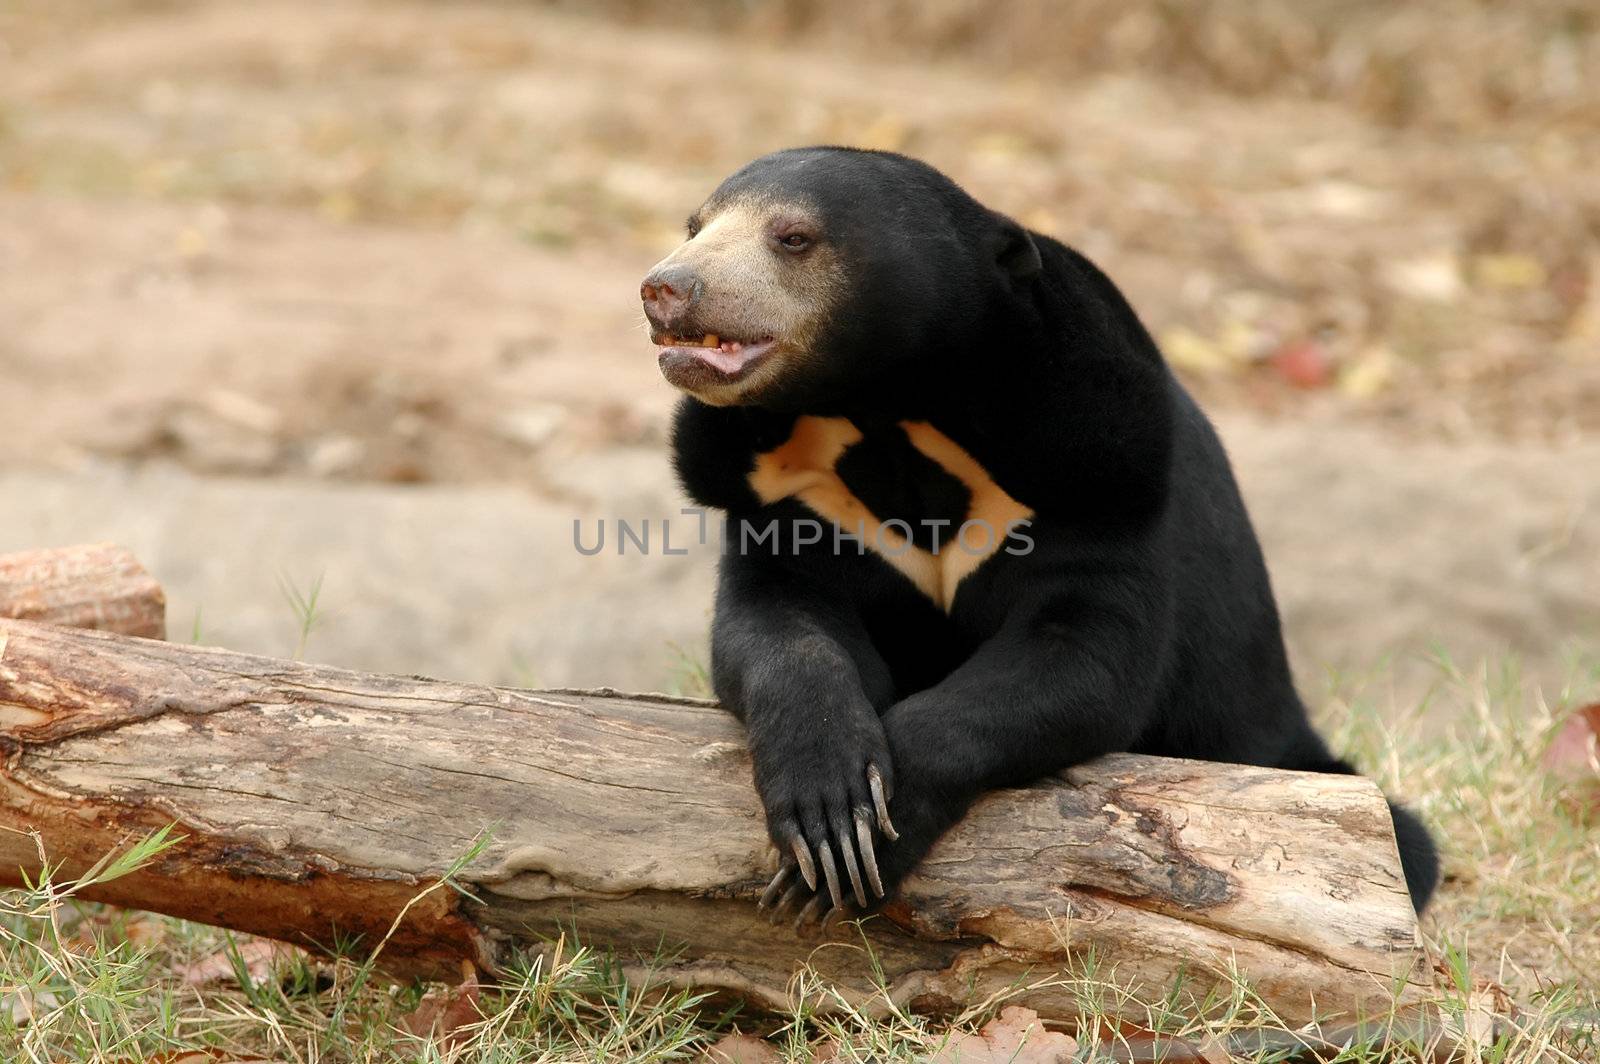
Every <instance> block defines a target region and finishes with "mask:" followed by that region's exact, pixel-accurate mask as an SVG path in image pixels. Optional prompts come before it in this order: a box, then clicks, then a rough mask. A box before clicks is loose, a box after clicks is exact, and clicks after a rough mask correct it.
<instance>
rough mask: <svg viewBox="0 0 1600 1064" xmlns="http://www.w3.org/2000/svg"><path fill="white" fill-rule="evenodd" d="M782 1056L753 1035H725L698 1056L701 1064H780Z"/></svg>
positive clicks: (768, 1044)
mask: <svg viewBox="0 0 1600 1064" xmlns="http://www.w3.org/2000/svg"><path fill="white" fill-rule="evenodd" d="M782 1060H783V1056H782V1055H781V1054H779V1052H778V1051H777V1050H776V1049H775V1048H773V1046H772V1045H771V1044H770V1043H768V1042H765V1041H763V1040H762V1039H760V1038H757V1037H756V1036H755V1035H753V1034H725V1035H723V1036H722V1037H721V1038H719V1039H717V1040H716V1042H714V1043H713V1044H712V1045H711V1047H710V1048H708V1049H707V1050H706V1051H705V1052H704V1053H702V1054H701V1055H700V1062H701V1064H780V1062H781V1061H782Z"/></svg>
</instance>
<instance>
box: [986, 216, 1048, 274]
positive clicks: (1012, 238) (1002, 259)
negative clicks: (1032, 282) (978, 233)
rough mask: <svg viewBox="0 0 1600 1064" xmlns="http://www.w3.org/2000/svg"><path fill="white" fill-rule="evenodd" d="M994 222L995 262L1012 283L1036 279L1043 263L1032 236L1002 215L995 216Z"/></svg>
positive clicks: (1042, 267)
mask: <svg viewBox="0 0 1600 1064" xmlns="http://www.w3.org/2000/svg"><path fill="white" fill-rule="evenodd" d="M994 220H995V225H996V228H995V237H994V241H995V244H994V247H995V256H994V258H995V262H997V263H999V265H1000V268H1001V269H1002V270H1004V271H1005V272H1006V273H1007V275H1009V276H1010V277H1011V279H1012V280H1013V281H1026V280H1029V279H1031V278H1034V277H1037V276H1038V275H1039V271H1040V270H1042V269H1044V263H1043V262H1041V261H1040V259H1039V248H1038V246H1037V245H1036V244H1034V242H1033V237H1032V235H1030V234H1029V232H1028V231H1027V230H1026V229H1024V228H1022V226H1020V225H1018V224H1017V223H1016V222H1014V221H1012V220H1011V219H1010V218H1007V217H1006V216H1005V215H1003V214H996V215H995V216H994Z"/></svg>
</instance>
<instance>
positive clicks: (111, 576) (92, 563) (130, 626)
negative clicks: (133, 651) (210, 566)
mask: <svg viewBox="0 0 1600 1064" xmlns="http://www.w3.org/2000/svg"><path fill="white" fill-rule="evenodd" d="M0 617H9V618H13V619H17V620H25V621H39V622H41V623H44V624H62V625H68V626H70V627H73V628H94V629H98V630H100V631H104V632H119V633H121V634H122V635H133V636H142V637H144V638H147V639H164V638H166V634H167V597H166V594H165V593H164V592H163V591H162V590H161V585H160V584H158V583H156V580H155V578H154V577H152V576H151V575H150V574H149V573H148V572H146V571H145V568H144V566H142V565H140V564H139V561H138V559H136V558H135V557H134V556H133V555H132V554H131V553H129V552H128V551H126V550H124V549H123V548H121V547H118V546H116V545H115V544H112V543H96V544H90V545H87V546H76V547H58V548H52V549H49V550H32V551H23V552H21V553H17V554H0Z"/></svg>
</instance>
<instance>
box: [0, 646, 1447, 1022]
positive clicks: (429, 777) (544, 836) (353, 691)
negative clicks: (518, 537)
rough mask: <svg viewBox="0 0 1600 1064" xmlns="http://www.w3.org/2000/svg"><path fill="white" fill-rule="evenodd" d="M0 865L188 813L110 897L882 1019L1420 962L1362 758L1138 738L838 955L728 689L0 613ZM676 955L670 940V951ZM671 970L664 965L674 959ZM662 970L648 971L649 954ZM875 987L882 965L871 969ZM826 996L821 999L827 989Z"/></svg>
mask: <svg viewBox="0 0 1600 1064" xmlns="http://www.w3.org/2000/svg"><path fill="white" fill-rule="evenodd" d="M0 758H3V774H0V828H10V829H15V831H6V830H0V881H4V882H6V883H11V884H15V883H17V882H18V877H19V870H25V871H27V872H29V873H32V872H35V871H36V870H37V866H38V854H37V852H36V845H37V844H36V842H35V840H34V839H32V838H30V837H29V836H28V835H26V834H18V833H17V832H37V833H38V835H39V836H40V838H42V840H43V844H44V848H45V850H46V852H47V853H48V854H49V856H50V859H51V860H53V861H62V862H64V873H63V874H71V873H74V872H77V871H81V870H82V869H85V868H87V867H88V866H89V865H91V864H92V863H93V862H94V861H96V860H97V859H98V858H100V857H101V856H102V855H103V854H105V853H106V852H108V851H109V850H111V849H112V848H114V847H116V846H118V845H120V844H123V843H124V842H125V841H126V840H127V839H128V838H130V836H133V835H136V834H140V833H144V832H148V831H150V830H152V829H155V828H158V827H161V826H163V825H166V824H169V823H172V822H176V824H177V826H178V830H179V831H180V832H181V833H182V834H183V836H184V839H183V841H182V842H181V843H179V844H178V845H177V846H175V847H174V848H172V849H171V850H169V851H167V852H165V853H164V854H163V855H162V856H161V857H160V858H159V859H157V860H155V861H154V862H152V863H151V864H150V865H148V866H147V867H145V868H143V869H141V870H140V871H137V872H135V873H133V874H131V875H128V876H126V877H124V878H122V879H118V880H116V881H113V882H110V883H106V884H104V885H102V886H100V887H97V888H95V889H94V890H93V891H91V892H90V896H92V897H95V898H98V899H100V900H104V901H109V902H114V903H116V904H120V905H126V906H132V907H137V908H143V909H152V910H155V911H158V912H164V913H170V914H174V915H177V916H183V917H187V918H190V919H195V920H201V921H204V922H207V923H211V924H220V925H223V926H226V927H231V928H235V929H239V930H243V931H248V932H253V933H256V934H261V935H269V936H272V937H275V938H281V939H287V940H290V941H295V942H300V943H305V944H310V945H314V946H323V947H326V946H328V945H330V944H333V943H335V942H336V941H348V940H350V939H351V938H352V937H357V938H358V941H359V942H360V943H362V944H364V946H365V948H369V949H370V948H371V947H372V945H373V944H375V943H377V942H378V941H379V940H381V939H382V938H383V936H384V935H385V934H386V933H387V932H388V931H389V929H390V925H391V923H393V922H394V921H395V920H396V918H397V916H398V914H400V913H401V911H402V908H403V907H404V906H405V905H406V903H407V902H408V901H410V900H411V899H413V898H415V897H416V896H417V895H418V894H419V893H420V892H422V891H423V890H425V889H426V888H427V887H428V886H430V885H432V884H437V883H438V882H439V878H440V877H441V876H442V875H443V874H445V872H446V870H447V869H448V868H449V867H450V865H451V863H452V861H455V860H457V859H458V858H459V857H460V856H461V855H463V854H464V853H467V852H468V851H469V850H470V848H471V847H472V846H473V842H474V839H475V838H478V837H479V836H480V833H484V832H487V833H489V839H490V841H489V842H488V844H487V846H486V848H485V849H484V850H483V852H482V853H481V855H479V856H478V857H477V858H476V859H475V860H474V861H472V862H471V863H470V864H468V865H467V867H466V868H465V869H464V870H463V871H462V872H461V873H460V876H459V882H460V883H461V884H462V885H464V886H466V887H469V888H470V889H471V891H472V894H473V897H472V898H468V897H465V896H463V895H462V894H461V893H458V892H456V891H454V890H450V889H438V890H434V891H433V892H431V893H430V894H428V895H427V897H426V898H424V899H423V900H422V901H421V902H419V903H418V904H416V905H414V906H413V907H412V908H411V909H410V911H409V912H407V913H406V914H405V917H404V919H402V920H400V921H399V924H398V926H397V928H396V930H395V932H394V935H393V937H392V938H391V939H390V940H389V941H388V942H387V944H386V945H385V946H384V948H383V953H382V958H381V960H382V963H383V965H384V966H385V967H386V968H387V969H388V970H389V971H391V972H395V973H398V974H402V975H421V976H447V975H452V974H455V973H457V972H458V971H459V965H460V962H461V961H462V960H463V959H466V960H470V961H471V962H472V963H474V964H477V965H479V966H480V967H482V968H484V969H485V970H488V971H491V972H492V971H493V970H495V969H496V968H497V967H498V966H499V965H501V964H503V963H504V962H505V961H506V959H507V958H508V957H509V956H511V954H512V952H513V951H514V950H516V949H518V948H521V947H534V948H537V947H538V946H539V945H540V943H541V942H547V941H548V940H550V939H551V938H553V937H554V936H556V935H557V934H559V933H561V932H563V931H569V932H570V931H571V930H572V929H573V928H576V932H577V934H578V936H579V937H580V938H581V940H582V941H584V942H585V943H588V944H591V945H595V946H601V947H610V948H612V949H615V950H616V951H617V954H618V956H619V958H620V959H621V960H622V962H623V963H624V965H625V966H628V965H632V966H633V967H632V970H633V971H634V972H635V974H636V975H639V976H640V977H641V978H649V979H651V980H653V981H656V982H666V983H672V984H676V985H687V986H696V987H701V988H708V989H711V990H715V991H720V992H726V993H727V994H730V995H736V996H738V997H740V998H743V999H745V1000H746V1001H748V1002H750V1003H752V1004H754V1005H756V1006H759V1007H765V1008H777V1009H782V1008H787V1007H789V1005H790V1004H791V1002H792V1000H793V994H794V992H795V985H794V976H795V973H796V972H797V971H798V970H799V969H800V968H801V966H802V964H803V963H806V962H809V964H810V966H811V970H812V971H813V972H814V973H815V974H816V976H817V977H818V979H820V980H821V981H822V982H823V983H825V984H828V985H831V986H832V987H834V988H835V989H836V990H837V992H838V994H839V995H840V996H841V998H842V999H844V1000H848V1001H851V1002H853V1003H854V1004H856V1005H857V1006H859V1007H861V1008H863V1009H865V1010H866V1011H868V1012H881V1011H883V1010H884V1009H886V1008H887V1007H888V1002H889V1001H891V1000H892V1001H893V1002H894V1003H895V1004H896V1005H898V1006H900V1007H908V1008H912V1009H918V1010H926V1011H949V1010H953V1009H957V1008H960V1007H963V1006H964V1005H966V1004H969V1003H972V1002H974V1001H981V1000H982V999H984V998H985V997H986V996H987V995H991V994H996V993H1000V992H1003V991H1005V990H1007V989H1013V988H1017V987H1025V988H1028V989H1026V990H1024V991H1023V992H1022V993H1021V994H1020V995H1018V1000H1019V1001H1020V1003H1022V1004H1026V1005H1028V1006H1030V1007H1032V1008H1034V1009H1036V1010H1038V1011H1039V1013H1040V1014H1041V1015H1043V1016H1044V1017H1045V1018H1046V1019H1057V1020H1060V1019H1070V1018H1071V1017H1072V1016H1074V1015H1075V1014H1076V1013H1075V1009H1076V1005H1075V992H1076V990H1077V989H1081V987H1082V986H1083V984H1082V982H1081V981H1079V982H1075V981H1074V980H1073V979H1072V978H1071V977H1070V973H1073V972H1079V973H1080V974H1081V971H1080V969H1081V965H1082V963H1083V961H1084V958H1085V957H1086V956H1088V955H1089V954H1090V953H1091V951H1092V953H1093V955H1094V956H1095V957H1096V958H1097V959H1098V968H1097V975H1096V978H1098V979H1115V980H1116V981H1118V982H1119V983H1132V984H1142V985H1143V986H1144V987H1145V988H1146V989H1147V990H1149V991H1150V992H1152V993H1155V992H1159V989H1160V988H1161V987H1163V986H1166V985H1168V984H1169V983H1171V981H1172V980H1173V979H1175V978H1176V977H1178V976H1179V974H1180V973H1182V975H1183V977H1184V978H1185V979H1186V981H1187V982H1186V985H1187V986H1189V987H1190V988H1192V989H1194V990H1195V991H1196V992H1203V991H1204V989H1205V988H1206V987H1207V986H1209V985H1211V984H1212V983H1214V982H1215V981H1217V980H1218V979H1219V978H1221V977H1222V975H1223V973H1225V972H1226V971H1227V970H1228V969H1230V968H1236V969H1237V970H1238V971H1240V972H1243V973H1245V974H1246V975H1247V976H1248V977H1249V978H1250V979H1251V980H1252V981H1253V982H1254V984H1255V986H1256V988H1257V990H1258V992H1259V993H1260V994H1261V995H1262V996H1263V998H1264V999H1265V1000H1266V1001H1267V1002H1268V1003H1269V1004H1271V1005H1272V1006H1273V1007H1274V1008H1275V1009H1277V1010H1278V1011H1279V1013H1280V1015H1282V1016H1283V1017H1284V1018H1285V1019H1288V1020H1291V1021H1300V1020H1303V1019H1307V1018H1309V1016H1310V1014H1311V1012H1312V1010H1313V1007H1314V1008H1315V1010H1316V1012H1317V1015H1318V1016H1328V1015H1333V1014H1340V1013H1345V1014H1348V1013H1354V1012H1358V1011H1364V1012H1366V1013H1367V1014H1368V1015H1371V1014H1372V1012H1373V1011H1374V1010H1375V1009H1379V1008H1387V1007H1388V1005H1389V1003H1390V1002H1391V1000H1392V998H1393V995H1394V992H1395V990H1396V988H1397V987H1398V988H1399V989H1400V991H1401V997H1402V998H1403V999H1405V998H1409V997H1412V996H1414V995H1415V993H1416V992H1417V991H1418V990H1420V988H1421V985H1422V981H1423V979H1424V976H1425V969H1424V967H1423V960H1422V956H1421V954H1420V951H1419V949H1418V934H1417V926H1416V920H1415V917H1414V915H1413V913H1412V910H1411V906H1410V902H1409V899H1408V898H1407V895H1406V889H1405V883H1404V880H1403V878H1402V876H1401V873H1400V865H1399V860H1398V856H1397V853H1396V849H1395V843H1394V838H1393V834H1392V830H1391V827H1390V824H1389V817H1388V813H1387V810H1386V807H1385V806H1384V803H1383V799H1382V797H1381V796H1380V795H1379V793H1378V791H1377V789H1376V788H1375V787H1374V786H1373V785H1372V784H1371V783H1370V782H1368V781H1366V780H1363V779H1360V778H1358V777H1346V776H1318V775H1309V774H1303V773H1291V772H1282V771H1277V770H1269V769H1260V768H1251V767H1244V766H1227V765H1215V764H1206V763H1201V762H1190V761H1178V760H1169V759H1158V758H1149V757H1138V756H1132V755H1119V756H1114V757H1108V758H1104V759H1101V760H1100V761H1097V762H1094V763H1092V764H1088V765H1084V766H1082V767H1081V768H1078V769H1075V770H1073V771H1071V772H1070V773H1068V774H1066V776H1065V777H1064V778H1062V779H1059V780H1049V781H1045V782H1042V783H1040V784H1037V785H1035V786H1033V787H1029V788H1026V789H1020V790H1010V791H1002V792H998V793H995V794H992V795H990V796H988V797H986V798H985V799H984V800H983V801H981V802H980V803H979V804H978V805H977V806H976V807H975V808H974V809H973V811H972V813H971V814H970V815H969V816H968V818H967V819H966V820H965V821H964V822H963V823H962V824H961V825H960V826H958V827H957V828H956V829H955V830H953V831H952V832H951V833H950V834H949V835H948V836H947V837H946V838H945V839H944V840H943V841H942V842H941V843H940V844H939V845H938V847H937V848H936V849H935V851H934V852H933V854H932V855H931V856H930V857H929V859H928V860H927V862H926V863H925V865H924V866H923V867H922V869H921V870H920V872H919V873H918V874H916V875H914V876H913V877H912V878H911V879H910V880H909V881H908V883H907V884H906V886H905V889H904V892H903V894H902V896H901V897H900V898H899V899H898V900H896V901H895V902H894V903H893V904H891V905H890V906H889V907H888V909H887V911H886V912H885V913H884V914H883V915H881V916H878V917H875V918H873V919H871V920H868V921H866V922H864V923H863V924H862V925H861V926H860V927H859V929H857V928H854V927H852V926H850V925H846V928H845V929H844V932H843V934H842V936H838V937H836V938H835V940H832V941H827V942H822V941H819V940H816V939H809V938H800V937H797V936H796V935H795V934H794V933H793V932H792V931H791V930H790V929H789V928H788V927H787V926H782V927H777V928H774V927H770V926H768V924H767V923H766V922H765V920H764V919H763V916H762V914H760V913H758V912H757V910H756V906H755V903H754V898H755V896H756V894H757V893H758V891H759V890H760V888H761V886H762V885H763V884H764V883H765V882H766V879H767V877H768V875H769V869H770V865H769V864H768V861H769V854H768V846H767V842H766V838H765V833H764V831H763V827H762V816H761V810H760V806H759V804H758V802H757V800H756V797H755V794H754V791H753V789H752V787H751V783H750V775H749V765H748V761H747V759H746V755H745V750H744V746H743V742H742V736H741V733H740V731H739V727H738V725H737V723H736V722H735V721H734V720H733V719H732V718H731V717H729V716H728V715H727V714H726V713H724V712H722V711H720V710H718V709H717V708H715V707H714V706H712V705H710V704H709V703H705V702H700V701H695V700H685V699H670V698H663V697H659V696H643V695H622V694H617V693H614V692H610V691H590V692H579V691H543V692H540V691H518V690H507V689H501V688H490V687H479V686H472V685H467V684H456V683H445V682H440V681H435V680H426V679H417V678H399V677H390V676H373V675H366V674H361V673H356V672H349V671H345V670H341V669H333V668H326V667H320V666H312V665H304V664H299V663H295V662H289V661H278V660H273V659H267V658H260V657H251V656H246V655H243V654H235V653H230V652H227V651H223V650H215V649H206V648H200V647H190V646H174V645H170V644H166V643H158V642H151V641H146V640H139V639H130V638H126V637H121V636H114V635H108V634H105V633H100V632H90V631H75V630H71V629H66V628H58V627H49V626H43V625H36V624H30V623H26V622H19V621H4V620H0ZM663 950H665V952H663ZM652 958H653V961H652V960H651V959H652ZM646 969H648V971H646ZM875 973H879V974H876V975H875ZM824 1006H825V1007H826V1002H824Z"/></svg>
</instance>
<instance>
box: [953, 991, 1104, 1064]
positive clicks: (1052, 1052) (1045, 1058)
mask: <svg viewBox="0 0 1600 1064" xmlns="http://www.w3.org/2000/svg"><path fill="white" fill-rule="evenodd" d="M1077 1051H1078V1043H1077V1042H1076V1041H1075V1040H1074V1039H1073V1038H1072V1037H1070V1036H1069V1035H1064V1034H1061V1033H1060V1032H1059V1031H1051V1030H1048V1029H1047V1028H1046V1027H1045V1026H1044V1024H1043V1023H1041V1022H1040V1021H1039V1014H1038V1013H1037V1012H1034V1011H1033V1010H1032V1009H1025V1008H1022V1007H1021V1006H1020V1005H1011V1006H1008V1007H1006V1008H1004V1009H1001V1010H1000V1015H999V1016H998V1017H997V1018H995V1019H993V1020H990V1021H989V1022H988V1023H986V1024H984V1025H983V1030H981V1031H979V1032H978V1033H977V1034H966V1035H957V1036H955V1037H953V1038H951V1040H950V1041H949V1042H947V1043H945V1045H944V1047H943V1048H941V1049H940V1050H939V1051H938V1052H937V1053H935V1054H934V1055H933V1056H931V1057H929V1058H928V1061H929V1064H1067V1062H1068V1061H1070V1060H1071V1059H1072V1057H1073V1054H1075V1053H1076V1052H1077Z"/></svg>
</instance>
